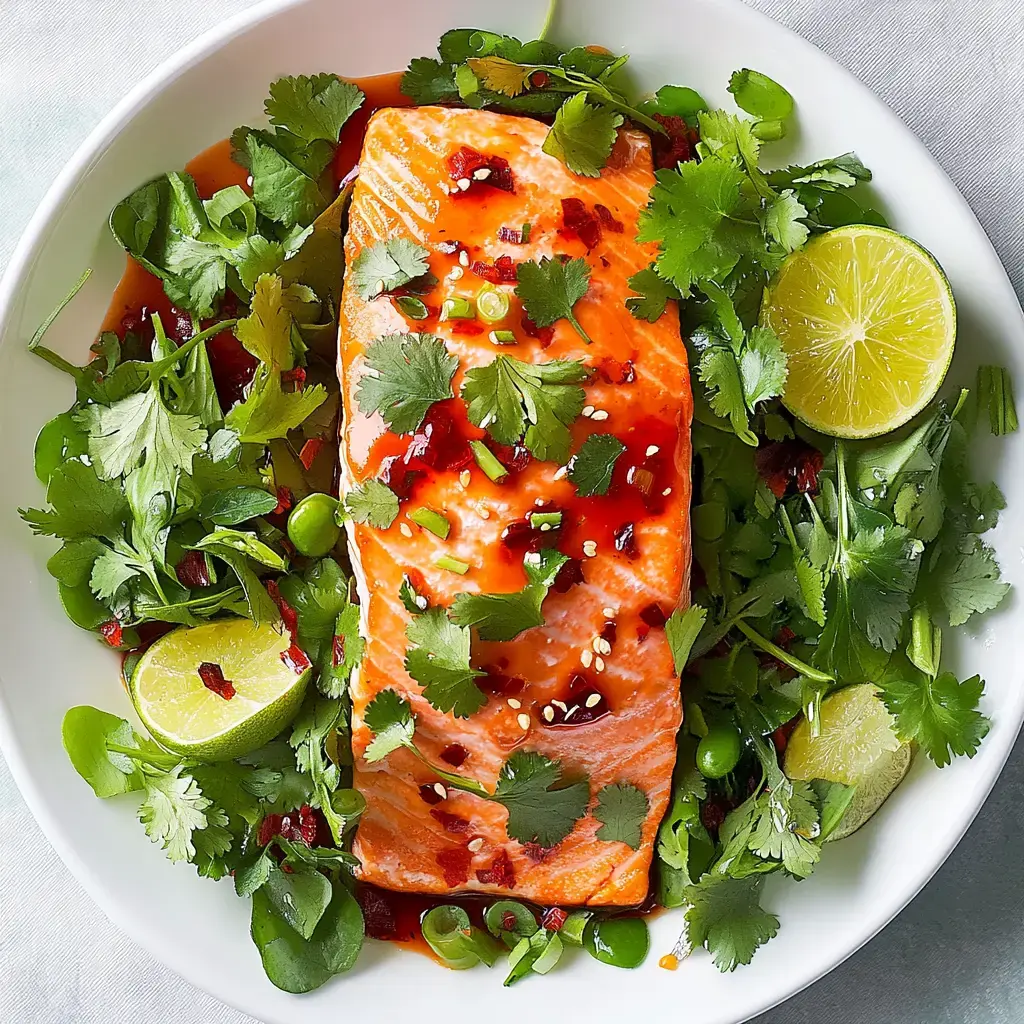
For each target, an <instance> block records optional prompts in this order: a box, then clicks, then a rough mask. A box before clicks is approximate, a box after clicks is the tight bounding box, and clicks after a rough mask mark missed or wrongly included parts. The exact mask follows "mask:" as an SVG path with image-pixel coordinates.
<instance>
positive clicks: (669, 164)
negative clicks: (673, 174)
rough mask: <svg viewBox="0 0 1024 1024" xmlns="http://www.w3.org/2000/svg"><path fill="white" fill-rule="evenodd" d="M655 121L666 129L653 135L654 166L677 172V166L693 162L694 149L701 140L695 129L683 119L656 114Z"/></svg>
mask: <svg viewBox="0 0 1024 1024" xmlns="http://www.w3.org/2000/svg"><path fill="white" fill-rule="evenodd" d="M654 120H655V121H657V122H658V124H660V125H661V126H662V128H664V129H665V131H666V133H667V134H665V135H662V134H661V133H660V132H654V133H652V134H651V148H652V150H653V154H654V166H655V167H656V168H657V169H658V170H675V168H676V165H677V164H680V163H684V162H685V161H687V160H692V159H693V157H694V147H695V146H696V145H697V142H698V141H699V139H700V136H699V135H698V133H697V130H696V129H695V128H691V127H690V126H689V125H688V124H687V123H686V121H685V120H684V119H683V118H681V117H672V116H668V115H666V114H655V115H654Z"/></svg>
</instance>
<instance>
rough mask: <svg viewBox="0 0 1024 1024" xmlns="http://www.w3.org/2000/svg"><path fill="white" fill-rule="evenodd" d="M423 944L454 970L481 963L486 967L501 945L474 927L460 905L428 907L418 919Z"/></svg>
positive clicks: (493, 958) (462, 969)
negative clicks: (421, 917) (423, 940)
mask: <svg viewBox="0 0 1024 1024" xmlns="http://www.w3.org/2000/svg"><path fill="white" fill-rule="evenodd" d="M420 930H421V931H422V933H423V938H424V939H425V940H426V942H427V945H428V946H430V948H431V949H432V950H433V951H434V952H435V953H436V954H437V955H438V956H439V957H440V958H441V959H442V960H443V961H444V962H445V964H446V965H447V966H448V967H450V968H452V970H455V971H464V970H466V969H468V968H470V967H476V965H477V964H479V963H485V964H487V966H488V967H490V966H491V965H492V964H493V963H494V961H495V960H497V959H498V956H499V954H500V953H501V947H500V946H499V945H498V944H497V943H496V942H495V941H494V939H492V938H491V937H490V935H488V934H487V932H485V931H482V930H481V929H480V928H474V927H473V926H472V925H471V924H470V922H469V915H468V914H467V913H466V912H465V911H464V910H463V909H462V907H454V906H449V905H445V906H441V907H434V908H433V909H432V910H428V911H427V912H426V914H424V915H423V920H422V921H421V922H420Z"/></svg>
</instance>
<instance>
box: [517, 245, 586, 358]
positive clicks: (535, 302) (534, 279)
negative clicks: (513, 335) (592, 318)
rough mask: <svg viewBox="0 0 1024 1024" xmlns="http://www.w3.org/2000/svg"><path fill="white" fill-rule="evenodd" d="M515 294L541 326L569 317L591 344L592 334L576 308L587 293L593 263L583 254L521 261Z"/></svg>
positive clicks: (529, 314) (574, 326)
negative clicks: (574, 308)
mask: <svg viewBox="0 0 1024 1024" xmlns="http://www.w3.org/2000/svg"><path fill="white" fill-rule="evenodd" d="M518 273H519V282H518V284H517V285H516V295H517V296H518V297H519V298H520V299H521V300H522V303H523V308H524V309H525V310H526V315H527V316H528V317H529V318H530V319H531V320H532V321H533V322H534V323H535V324H536V325H537V326H538V327H550V326H551V324H553V323H555V321H556V320H563V319H564V320H568V321H569V323H570V324H572V326H573V329H574V330H575V331H576V333H577V334H578V335H579V336H580V337H581V338H582V339H583V340H584V341H585V342H586V343H587V344H588V345H589V344H590V343H591V342H590V337H589V335H588V334H587V332H586V331H584V330H583V328H582V327H581V326H580V323H579V321H578V320H577V319H576V315H575V313H573V307H574V306H575V305H576V303H577V302H579V300H580V299H582V298H583V296H584V295H586V294H587V288H588V287H589V286H590V264H589V263H587V261H586V260H585V259H584V258H583V257H582V256H577V257H576V258H575V259H572V260H567V261H565V262H562V260H560V259H548V257H547V256H544V257H542V258H541V260H540V262H539V263H538V262H535V261H533V260H527V261H526V262H524V263H520V264H519V271H518Z"/></svg>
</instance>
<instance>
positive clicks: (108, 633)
mask: <svg viewBox="0 0 1024 1024" xmlns="http://www.w3.org/2000/svg"><path fill="white" fill-rule="evenodd" d="M99 634H100V636H101V637H103V639H104V640H106V641H107V643H108V644H110V646H111V647H120V646H121V643H122V642H123V640H124V629H123V628H122V626H121V623H120V621H119V620H118V619H108V620H107V621H106V622H104V623H102V624H101V625H100V627H99Z"/></svg>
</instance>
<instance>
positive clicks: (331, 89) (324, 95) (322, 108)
mask: <svg viewBox="0 0 1024 1024" xmlns="http://www.w3.org/2000/svg"><path fill="white" fill-rule="evenodd" d="M362 102H363V94H362V92H361V91H360V90H359V88H358V87H357V86H355V85H353V84H352V83H351V82H343V81H342V80H341V79H340V78H338V77H337V76H336V75H328V74H320V75H312V76H310V75H296V76H291V77H286V78H279V79H278V80H277V81H276V82H274V83H273V84H272V85H271V86H270V98H269V99H268V100H267V101H266V103H265V104H264V107H265V109H266V112H267V116H268V117H269V118H270V123H271V124H273V125H277V126H278V127H281V128H284V129H286V130H287V131H289V132H291V134H292V135H295V136H298V138H300V139H305V140H306V141H307V142H312V141H313V140H314V139H325V140H326V141H327V142H337V141H338V136H339V135H340V134H341V129H342V126H343V125H344V124H345V122H346V121H347V120H348V119H349V118H350V117H351V116H352V115H353V114H354V113H355V112H356V111H357V110H358V109H359V107H360V106H361V105H362Z"/></svg>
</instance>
